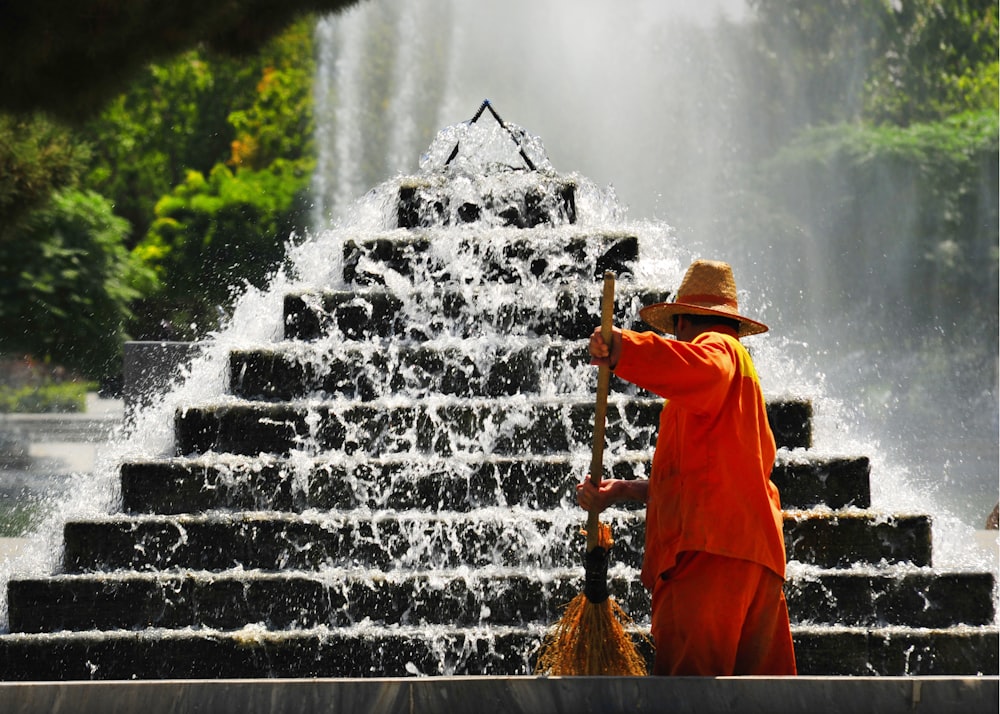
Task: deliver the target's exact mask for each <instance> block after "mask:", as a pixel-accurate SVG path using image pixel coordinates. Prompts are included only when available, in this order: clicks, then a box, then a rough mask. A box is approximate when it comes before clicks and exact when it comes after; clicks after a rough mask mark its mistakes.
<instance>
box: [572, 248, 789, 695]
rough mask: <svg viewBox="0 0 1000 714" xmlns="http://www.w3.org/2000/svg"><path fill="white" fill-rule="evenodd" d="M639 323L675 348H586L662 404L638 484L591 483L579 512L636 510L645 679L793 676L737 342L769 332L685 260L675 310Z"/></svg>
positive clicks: (773, 528)
mask: <svg viewBox="0 0 1000 714" xmlns="http://www.w3.org/2000/svg"><path fill="white" fill-rule="evenodd" d="M640 315H641V316H642V318H643V320H645V321H646V322H647V323H648V324H650V325H652V326H653V327H654V328H656V329H658V330H659V331H661V332H666V333H670V334H673V335H675V336H676V339H673V340H671V339H667V338H664V337H661V336H660V335H658V334H655V333H653V332H642V333H640V332H633V331H631V330H619V329H615V330H614V332H613V337H612V340H611V344H610V345H607V344H605V342H604V340H603V338H602V337H601V333H600V329H596V330H594V334H593V335H591V338H590V344H589V349H590V355H591V358H592V361H593V363H594V364H598V365H607V366H609V367H611V368H612V369H613V370H614V372H615V374H616V375H618V376H619V377H620V378H622V379H625V380H627V381H629V382H632V383H633V384H636V385H637V386H639V387H642V388H643V389H646V390H649V391H651V392H653V393H655V394H658V395H659V396H662V397H664V398H665V399H666V400H667V401H666V402H665V404H664V406H663V411H662V412H661V414H660V423H659V433H658V436H657V441H656V451H655V453H654V455H653V464H652V469H651V471H650V475H649V479H648V480H643V479H639V480H620V479H606V480H602V481H601V483H600V486H599V487H595V486H594V485H593V483H592V482H591V481H590V479H589V478H587V479H585V480H584V482H583V483H581V484H580V485H579V486H578V487H577V497H578V501H579V503H580V505H581V506H582V507H583V508H585V509H587V510H592V509H595V508H596V509H597V510H599V511H600V510H604V509H605V508H607V507H608V506H609V505H611V504H613V503H618V502H622V501H641V502H644V503H645V504H646V545H645V554H644V558H643V565H642V582H643V584H644V585H645V586H646V588H648V589H649V590H650V591H651V592H652V636H653V640H654V642H655V644H656V661H655V664H654V667H653V673H654V674H662V675H705V676H722V675H741V674H742V675H791V674H795V673H796V669H795V654H794V650H793V648H792V636H791V628H790V625H789V620H788V607H787V605H786V603H785V596H784V591H783V589H782V586H783V583H784V576H785V544H784V538H783V535H782V513H781V505H780V501H779V498H778V489H777V488H776V487H775V485H774V484H773V483H772V482H771V480H770V475H771V468H772V466H773V465H774V454H775V444H774V435H773V434H772V433H771V428H770V426H769V424H768V421H767V414H766V412H765V402H764V397H763V395H762V393H761V388H760V383H759V380H758V377H757V371H756V369H755V368H754V365H753V362H752V360H751V359H750V355H749V354H748V353H747V351H746V349H745V348H744V347H743V345H742V344H740V341H739V338H741V337H745V336H747V335H753V334H757V333H761V332H766V331H767V326H766V325H764V324H762V323H760V322H757V321H756V320H751V319H750V318H747V317H744V316H742V315H740V314H739V308H738V304H737V301H736V285H735V282H734V280H733V274H732V269H731V268H730V266H729V265H728V264H726V263H721V262H717V261H707V260H697V261H695V262H694V263H693V264H692V265H691V267H690V268H689V269H688V271H687V274H686V275H685V276H684V280H683V281H682V283H681V286H680V288H679V290H678V291H677V301H676V302H672V303H658V304H656V305H650V306H648V307H646V308H644V309H643V310H641V311H640Z"/></svg>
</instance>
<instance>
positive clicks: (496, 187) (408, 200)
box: [396, 147, 577, 235]
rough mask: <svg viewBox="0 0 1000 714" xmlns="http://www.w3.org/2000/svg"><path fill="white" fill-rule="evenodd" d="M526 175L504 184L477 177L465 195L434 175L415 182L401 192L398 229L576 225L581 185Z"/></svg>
mask: <svg viewBox="0 0 1000 714" xmlns="http://www.w3.org/2000/svg"><path fill="white" fill-rule="evenodd" d="M456 148H457V147H456ZM526 176H530V179H529V181H530V185H529V183H528V182H526V181H525V180H524V179H525V178H526ZM526 176H521V177H519V176H518V175H517V174H507V175H506V176H505V177H504V181H503V184H502V185H501V184H499V183H496V182H495V181H493V180H492V179H491V177H488V176H477V177H475V179H473V180H472V181H471V183H469V184H468V185H467V189H468V190H466V191H462V192H461V194H456V193H455V192H454V191H453V190H452V189H451V188H449V187H448V186H446V185H445V184H444V182H442V181H440V180H435V179H434V178H433V177H430V176H422V177H420V178H419V179H417V178H414V177H409V178H407V179H405V181H404V183H403V184H401V185H400V187H399V194H398V197H397V201H396V225H397V227H399V228H409V229H419V228H427V227H429V226H462V225H464V224H469V223H476V224H478V225H480V226H491V227H494V230H495V227H498V226H510V227H513V228H516V229H521V230H518V231H516V232H523V229H526V228H535V227H538V226H547V227H548V230H549V231H550V232H554V231H558V230H560V228H559V227H561V226H565V225H566V224H573V223H576V188H577V184H576V182H575V181H573V180H567V179H565V178H563V177H556V176H544V177H543V176H541V175H539V174H535V173H534V172H532V174H529V175H526ZM518 178H520V179H521V180H520V181H519V180H518ZM439 235H443V234H439Z"/></svg>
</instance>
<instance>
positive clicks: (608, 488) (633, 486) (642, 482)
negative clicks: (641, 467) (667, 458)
mask: <svg viewBox="0 0 1000 714" xmlns="http://www.w3.org/2000/svg"><path fill="white" fill-rule="evenodd" d="M648 493H649V481H647V480H646V479H620V478H606V479H603V480H602V481H601V485H600V486H595V485H594V483H593V482H592V481H591V480H590V474H587V475H586V477H584V479H583V481H582V482H581V483H578V484H577V485H576V502H577V503H578V504H580V508H582V509H583V510H585V511H594V510H596V511H597V512H598V513H600V512H601V511H603V510H604V509H605V508H607V507H608V506H611V505H614V504H616V503H621V502H622V501H638V502H640V503H645V502H646V498H647V495H648Z"/></svg>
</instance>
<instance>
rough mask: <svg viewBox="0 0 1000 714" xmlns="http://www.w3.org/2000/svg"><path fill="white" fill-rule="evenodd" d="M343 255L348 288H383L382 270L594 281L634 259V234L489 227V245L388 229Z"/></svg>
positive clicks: (350, 245) (463, 280) (489, 279)
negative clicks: (365, 286)
mask: <svg viewBox="0 0 1000 714" xmlns="http://www.w3.org/2000/svg"><path fill="white" fill-rule="evenodd" d="M343 255H344V262H343V265H344V268H343V276H344V280H345V282H347V283H353V284H355V285H384V284H386V282H387V280H386V273H387V272H389V273H391V275H393V276H395V277H397V278H398V277H403V278H407V279H409V280H412V281H415V282H416V281H425V280H432V281H434V282H435V283H438V284H442V283H452V282H454V283H459V284H469V283H474V284H483V283H488V284H501V285H524V284H530V283H533V282H539V281H541V282H544V283H547V284H549V285H560V284H566V283H578V282H581V281H583V282H586V281H591V280H594V279H600V278H601V277H602V276H603V275H604V272H605V271H606V270H610V271H612V272H613V273H615V274H616V275H624V274H626V273H630V272H631V267H630V266H631V265H632V264H633V263H634V262H635V261H636V260H637V259H638V257H639V239H638V238H637V237H636V236H635V235H630V234H626V233H598V234H594V233H585V232H582V231H580V230H579V229H573V228H565V229H562V230H547V231H546V232H545V234H544V235H543V234H541V233H539V232H536V231H530V232H525V231H520V230H511V231H494V233H493V234H492V236H491V240H490V241H488V242H486V241H483V240H482V237H481V235H480V234H479V233H474V234H469V233H463V232H459V233H451V234H443V233H441V232H435V233H433V234H431V233H428V232H423V233H420V232H410V233H407V234H405V235H404V234H400V233H399V232H395V233H391V234H387V235H384V236H382V237H379V238H373V239H370V240H348V241H346V242H345V243H344V252H343ZM390 280H392V279H391V278H390ZM393 282H395V281H394V280H393Z"/></svg>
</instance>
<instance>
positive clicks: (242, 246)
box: [135, 159, 312, 339]
mask: <svg viewBox="0 0 1000 714" xmlns="http://www.w3.org/2000/svg"><path fill="white" fill-rule="evenodd" d="M311 168H312V163H311V162H292V161H285V160H282V159H279V160H276V161H275V162H273V163H272V164H271V165H270V167H269V168H267V169H264V170H261V171H253V170H250V169H237V170H235V171H234V170H232V169H230V168H228V167H227V166H225V165H223V164H217V165H216V166H215V167H214V168H213V169H212V171H211V172H210V173H209V174H208V176H205V175H203V174H201V173H200V172H197V171H191V172H189V174H188V176H187V178H186V180H185V181H184V182H183V183H182V184H180V185H179V186H177V187H176V188H175V189H174V190H173V192H172V193H171V194H170V195H168V196H164V197H163V199H161V200H160V202H159V203H158V204H157V205H156V220H155V221H154V222H153V224H152V226H151V227H150V230H149V233H148V234H147V235H146V237H145V238H144V239H143V240H142V242H141V243H140V244H139V245H138V246H137V247H136V249H135V253H136V256H137V257H138V258H139V259H140V260H141V262H142V263H144V264H149V265H151V266H152V267H153V269H154V270H155V273H156V278H157V289H156V290H155V291H154V292H152V293H151V294H150V295H149V296H148V297H147V298H146V299H144V300H143V301H142V302H141V303H140V304H139V305H137V308H136V311H137V313H138V315H137V320H136V322H135V332H136V334H137V336H139V337H140V338H143V339H162V338H177V339H194V338H195V337H198V336H199V335H201V334H203V333H204V332H205V331H206V330H209V329H213V328H215V327H216V326H218V324H219V319H220V313H224V312H225V311H226V309H227V308H228V307H229V306H230V305H231V304H232V301H233V298H234V293H237V292H238V291H239V289H240V288H241V287H243V286H245V285H247V284H250V285H255V286H257V287H264V286H265V285H266V282H267V280H268V278H269V276H270V275H271V273H273V271H274V270H275V269H276V268H277V266H278V264H279V263H280V262H281V260H282V258H283V257H284V254H285V246H286V242H287V240H289V239H290V238H291V237H292V236H293V234H295V233H299V234H301V233H302V232H303V230H304V228H305V221H306V218H307V216H308V201H307V190H308V186H309V182H310V178H311Z"/></svg>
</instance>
